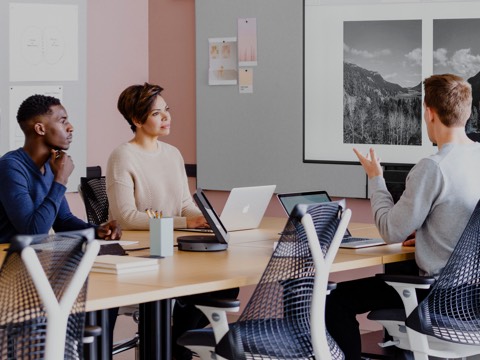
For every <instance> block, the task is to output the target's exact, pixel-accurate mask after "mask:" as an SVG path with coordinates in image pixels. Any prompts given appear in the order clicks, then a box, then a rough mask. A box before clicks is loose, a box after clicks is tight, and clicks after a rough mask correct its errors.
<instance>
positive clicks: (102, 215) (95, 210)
mask: <svg viewBox="0 0 480 360" xmlns="http://www.w3.org/2000/svg"><path fill="white" fill-rule="evenodd" d="M80 186H81V192H82V198H83V202H84V204H85V212H86V213H87V220H88V222H89V223H91V224H96V225H100V224H102V223H104V222H106V221H107V220H108V197H107V187H106V183H105V176H100V177H92V178H86V177H82V178H80Z"/></svg>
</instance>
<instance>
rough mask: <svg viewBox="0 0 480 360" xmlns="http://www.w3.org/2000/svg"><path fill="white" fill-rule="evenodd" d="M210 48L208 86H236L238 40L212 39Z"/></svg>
mask: <svg viewBox="0 0 480 360" xmlns="http://www.w3.org/2000/svg"><path fill="white" fill-rule="evenodd" d="M208 47H209V48H208V54H209V69H208V85H236V84H237V74H238V70H237V38H235V37H229V38H210V39H208Z"/></svg>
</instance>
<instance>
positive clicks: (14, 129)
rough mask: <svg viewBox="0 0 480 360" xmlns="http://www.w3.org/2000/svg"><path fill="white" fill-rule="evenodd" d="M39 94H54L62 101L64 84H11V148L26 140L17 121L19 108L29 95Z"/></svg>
mask: <svg viewBox="0 0 480 360" xmlns="http://www.w3.org/2000/svg"><path fill="white" fill-rule="evenodd" d="M35 94H39V95H47V96H53V97H55V98H57V99H59V100H60V102H62V100H63V86H60V85H54V86H11V87H10V103H9V109H10V116H9V122H8V127H9V134H10V136H9V150H14V149H17V148H19V147H22V146H23V144H24V142H25V135H24V134H23V131H22V130H21V129H20V126H19V125H18V122H17V112H18V108H19V107H20V105H21V104H22V102H23V101H24V100H25V99H26V98H28V97H29V96H32V95H35Z"/></svg>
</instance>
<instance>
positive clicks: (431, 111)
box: [425, 106, 437, 122]
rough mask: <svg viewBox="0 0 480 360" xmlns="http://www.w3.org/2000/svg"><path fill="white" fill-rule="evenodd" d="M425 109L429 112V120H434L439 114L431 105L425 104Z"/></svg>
mask: <svg viewBox="0 0 480 360" xmlns="http://www.w3.org/2000/svg"><path fill="white" fill-rule="evenodd" d="M425 111H426V112H427V113H428V121H429V122H433V120H434V117H435V116H436V115H437V112H436V111H435V110H434V109H432V108H431V107H429V106H425Z"/></svg>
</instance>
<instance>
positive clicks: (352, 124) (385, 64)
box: [304, 1, 480, 164]
mask: <svg viewBox="0 0 480 360" xmlns="http://www.w3.org/2000/svg"><path fill="white" fill-rule="evenodd" d="M452 3H455V5H454V6H452ZM478 10H479V4H478V3H474V2H472V1H461V2H460V1H452V2H448V1H446V2H442V3H432V2H428V4H427V2H422V3H411V2H405V3H401V2H397V3H378V4H372V2H368V3H365V4H358V3H355V4H351V3H350V2H348V3H344V2H341V3H335V4H334V3H332V2H326V4H325V2H322V1H306V4H305V24H304V26H305V48H304V51H305V72H304V74H305V78H304V86H305V107H304V161H305V162H326V163H329V162H333V163H352V164H353V163H354V164H358V160H357V158H356V156H355V154H354V153H353V151H352V148H354V147H355V148H357V149H359V150H360V151H362V152H364V153H367V152H368V150H369V148H371V147H374V148H375V149H376V151H377V153H378V154H379V156H380V157H381V161H382V163H383V164H415V163H417V162H418V160H420V159H421V158H423V157H425V156H428V155H431V154H433V153H435V152H436V151H437V148H436V146H434V145H433V144H432V143H431V141H430V140H429V139H428V135H427V132H426V128H425V124H424V121H423V112H422V103H423V98H422V80H423V79H424V78H425V77H428V76H430V75H431V74H434V73H439V72H441V73H445V72H451V73H455V74H457V75H460V76H462V77H464V78H465V79H466V80H468V81H470V82H472V81H479V82H480V80H476V78H475V76H476V74H478V73H479V72H480V48H479V46H477V45H478V44H477V43H478V40H477V39H478V34H477V33H478V32H479V31H480V30H477V29H480V27H479V26H478V25H480V21H479V20H478V19H469V15H470V14H472V13H475V11H477V12H478ZM475 25H477V26H476V27H475ZM462 29H463V30H462ZM468 31H470V32H468ZM456 32H458V35H457V36H455V35H454V34H455V33H456ZM457 38H460V39H461V40H460V41H458V42H457V41H456V39H457ZM339 59H342V61H339ZM466 69H468V71H466ZM479 78H480V76H479ZM479 98H480V95H476V93H474V103H475V99H477V100H476V103H477V105H476V107H474V109H473V110H472V114H473V118H472V119H471V121H469V124H468V125H467V127H468V128H467V131H469V132H470V133H472V136H474V135H475V134H476V133H478V130H479V128H480V127H479V122H478V102H479V101H478V100H479Z"/></svg>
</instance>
